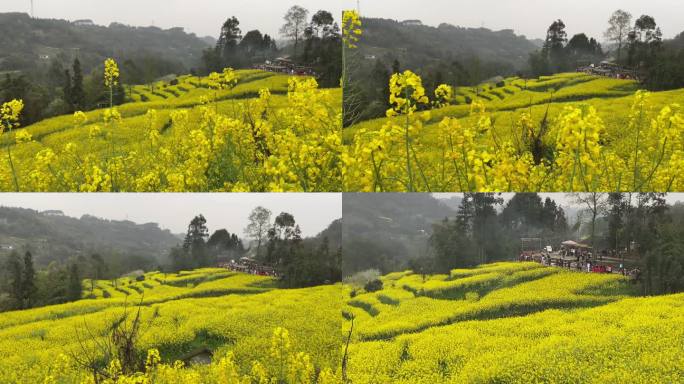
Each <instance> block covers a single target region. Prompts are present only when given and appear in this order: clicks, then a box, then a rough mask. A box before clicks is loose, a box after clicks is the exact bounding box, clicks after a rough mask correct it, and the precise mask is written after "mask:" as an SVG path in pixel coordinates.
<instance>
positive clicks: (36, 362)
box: [0, 269, 342, 383]
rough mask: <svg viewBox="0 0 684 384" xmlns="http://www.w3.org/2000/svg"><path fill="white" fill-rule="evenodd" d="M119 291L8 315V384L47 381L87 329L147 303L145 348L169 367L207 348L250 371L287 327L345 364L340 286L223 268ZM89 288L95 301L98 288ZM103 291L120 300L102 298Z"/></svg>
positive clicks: (0, 364) (4, 334)
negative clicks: (302, 284)
mask: <svg viewBox="0 0 684 384" xmlns="http://www.w3.org/2000/svg"><path fill="white" fill-rule="evenodd" d="M111 284H112V282H111V281H97V282H96V284H95V285H96V289H95V290H94V292H93V294H94V295H95V297H96V298H94V299H84V300H81V301H78V302H75V303H69V304H63V305H56V306H51V307H44V308H37V309H33V310H27V311H18V312H9V313H3V314H0V355H2V356H3V359H2V360H0V382H3V383H13V382H20V383H36V382H42V378H43V377H44V375H45V373H46V372H47V370H48V369H49V367H50V366H51V364H52V362H53V361H54V359H55V357H56V356H58V355H59V354H62V353H69V352H70V351H76V352H78V351H79V343H78V338H79V337H81V338H84V337H86V335H87V330H86V326H87V328H89V329H90V330H91V331H92V332H93V333H96V334H97V333H98V332H101V331H102V330H103V329H104V328H105V327H106V326H107V325H108V324H111V321H112V320H114V319H116V318H117V317H119V316H121V315H122V314H123V307H122V306H123V305H124V303H128V305H129V306H131V305H137V304H138V303H140V300H141V299H142V300H143V305H142V314H143V318H144V324H145V326H144V327H143V335H142V338H141V347H142V349H144V350H146V349H148V348H159V350H160V352H161V354H162V358H163V359H164V360H168V361H173V360H174V359H176V358H179V357H180V356H182V355H183V354H184V353H187V352H188V351H191V350H193V349H195V348H198V347H205V346H206V347H210V348H212V349H214V350H215V351H216V352H217V353H218V354H222V353H226V352H228V351H233V352H234V353H235V356H236V359H237V361H238V362H239V363H240V364H241V366H242V367H243V368H244V369H249V368H250V367H251V362H252V361H254V360H261V361H263V360H264V358H265V357H267V356H268V350H269V347H270V343H271V335H272V333H273V330H274V329H275V328H276V327H284V328H286V329H288V330H289V331H290V334H291V337H292V340H293V343H294V348H295V350H300V351H305V352H307V353H309V354H310V355H311V357H312V359H313V362H314V363H315V365H316V366H317V367H319V368H320V367H333V368H334V367H336V366H337V364H338V363H339V361H340V360H339V359H340V357H339V351H340V343H341V339H340V333H339V325H340V322H339V308H340V305H341V304H342V302H341V300H342V298H341V293H342V292H341V289H340V287H339V286H324V287H316V288H308V289H293V290H282V289H277V288H275V282H274V281H273V280H272V279H271V278H268V277H259V276H252V275H244V274H237V273H232V272H228V271H225V270H215V269H205V270H197V271H191V272H182V273H180V274H178V275H165V274H161V273H149V274H147V275H146V276H145V280H144V281H142V282H136V281H135V280H134V279H133V281H131V280H130V279H128V278H124V279H119V280H118V282H117V285H118V286H119V287H120V289H121V291H117V290H116V289H115V288H114V287H113V286H112V285H111ZM84 286H85V287H86V288H87V290H86V292H85V293H84V295H85V296H86V297H88V296H89V295H90V294H91V293H90V288H91V284H90V281H86V282H84ZM134 287H135V288H134ZM103 290H106V291H108V292H111V296H112V297H111V298H107V299H105V298H102V297H101V295H102V292H103ZM138 291H140V292H138ZM124 292H128V295H126V294H125V293H124ZM143 294H144V296H143ZM143 297H144V298H143ZM132 310H133V309H131V308H129V311H132Z"/></svg>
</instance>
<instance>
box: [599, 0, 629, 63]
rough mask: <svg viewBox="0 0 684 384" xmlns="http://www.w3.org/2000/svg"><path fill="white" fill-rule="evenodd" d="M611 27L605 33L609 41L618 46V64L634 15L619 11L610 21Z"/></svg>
mask: <svg viewBox="0 0 684 384" xmlns="http://www.w3.org/2000/svg"><path fill="white" fill-rule="evenodd" d="M608 24H609V27H608V29H607V30H606V32H605V34H604V35H605V37H606V39H608V40H609V41H614V42H615V43H617V45H618V51H617V62H618V63H619V62H620V59H621V57H622V56H621V55H622V46H623V44H624V42H625V40H626V39H627V35H628V33H629V28H630V26H631V24H632V15H631V14H630V13H629V12H626V11H623V10H621V9H618V10H617V11H615V12H614V13H613V15H612V16H611V17H610V20H608Z"/></svg>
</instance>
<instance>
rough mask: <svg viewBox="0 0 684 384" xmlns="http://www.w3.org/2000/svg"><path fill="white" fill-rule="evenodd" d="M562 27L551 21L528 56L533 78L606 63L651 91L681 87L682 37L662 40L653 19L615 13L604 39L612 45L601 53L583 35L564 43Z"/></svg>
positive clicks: (683, 81)
mask: <svg viewBox="0 0 684 384" xmlns="http://www.w3.org/2000/svg"><path fill="white" fill-rule="evenodd" d="M565 28H566V25H565V23H564V22H563V21H562V20H560V19H559V20H555V21H554V22H553V23H552V24H551V25H550V26H549V28H548V30H547V33H546V39H545V41H544V46H543V48H542V49H541V50H538V51H536V52H534V53H532V54H530V58H529V67H530V74H531V76H533V77H538V76H543V75H551V74H554V73H559V72H567V71H574V70H575V69H577V68H578V67H582V66H587V65H589V64H599V62H601V61H602V60H609V61H611V62H613V63H615V64H617V65H621V66H623V67H626V68H629V69H633V70H634V71H635V73H636V74H638V77H639V79H640V81H641V82H642V84H643V85H644V86H645V87H646V88H648V89H651V90H667V89H677V88H682V87H684V60H683V59H684V44H683V42H684V34H680V35H678V36H677V37H675V38H674V39H673V40H669V41H668V40H664V39H663V33H662V31H661V29H660V27H659V26H658V24H657V22H656V20H655V18H654V17H653V16H649V15H641V16H640V17H639V18H637V19H634V17H633V16H632V15H631V14H630V13H629V12H626V11H624V10H617V11H615V12H614V13H613V14H612V15H611V17H610V19H609V21H608V29H607V30H606V31H605V33H604V37H605V38H606V39H607V40H608V41H610V42H611V43H613V45H614V47H612V48H611V49H610V50H609V51H608V52H604V50H603V48H602V47H601V44H599V43H598V41H597V40H596V39H594V38H593V37H592V38H589V37H588V36H587V35H586V34H584V33H579V34H576V35H574V36H573V37H572V38H571V39H570V40H568V37H567V32H566V30H565Z"/></svg>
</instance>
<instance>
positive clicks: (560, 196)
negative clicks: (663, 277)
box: [432, 193, 684, 207]
mask: <svg viewBox="0 0 684 384" xmlns="http://www.w3.org/2000/svg"><path fill="white" fill-rule="evenodd" d="M432 195H433V196H435V197H436V198H438V199H449V198H450V197H452V196H463V194H462V193H433V194H432ZM501 195H502V197H503V198H504V200H505V201H508V200H510V199H511V198H512V197H513V196H514V195H515V194H514V193H502V194H501ZM539 196H541V198H542V199H544V200H546V198H547V197H550V198H551V199H552V200H554V201H555V202H556V203H559V204H561V205H562V206H564V207H569V206H576V204H574V203H573V201H572V197H571V196H569V194H567V193H540V194H539ZM665 200H667V202H668V204H674V203H676V202H684V193H669V194H668V195H667V197H666V199H665Z"/></svg>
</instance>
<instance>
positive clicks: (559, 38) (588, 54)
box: [529, 19, 606, 77]
mask: <svg viewBox="0 0 684 384" xmlns="http://www.w3.org/2000/svg"><path fill="white" fill-rule="evenodd" d="M565 28H566V26H565V23H564V22H563V20H560V19H558V20H555V21H554V22H553V23H552V24H551V25H550V26H549V29H548V30H547V31H546V39H545V40H544V45H543V47H542V49H541V50H539V51H537V52H534V53H531V54H530V58H529V67H530V73H531V75H532V77H539V76H547V75H551V74H554V73H559V72H568V71H570V72H571V71H574V70H576V69H577V68H578V67H581V66H586V65H590V64H598V63H599V62H601V61H602V60H603V59H604V58H605V56H606V55H605V53H604V52H603V48H602V47H601V44H599V43H598V41H597V40H596V39H595V38H593V37H588V36H587V35H586V34H584V33H578V34H576V35H574V36H573V37H572V38H571V39H570V40H568V34H567V32H566V31H565Z"/></svg>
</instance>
